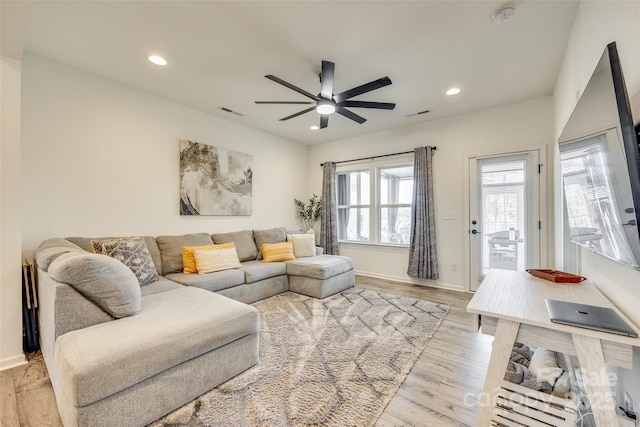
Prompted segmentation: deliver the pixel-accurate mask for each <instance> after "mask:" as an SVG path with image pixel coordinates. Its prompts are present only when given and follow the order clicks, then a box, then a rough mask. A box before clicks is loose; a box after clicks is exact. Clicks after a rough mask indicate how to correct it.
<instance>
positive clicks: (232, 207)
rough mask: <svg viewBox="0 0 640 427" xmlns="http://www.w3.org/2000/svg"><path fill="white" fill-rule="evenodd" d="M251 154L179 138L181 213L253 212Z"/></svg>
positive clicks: (232, 213) (246, 213)
mask: <svg viewBox="0 0 640 427" xmlns="http://www.w3.org/2000/svg"><path fill="white" fill-rule="evenodd" d="M252 180H253V172H252V170H251V156H250V155H249V154H244V153H239V152H237V151H231V150H227V149H224V148H219V147H214V146H211V145H206V144H200V143H198V142H193V141H186V140H180V215H238V216H248V215H251V187H252Z"/></svg>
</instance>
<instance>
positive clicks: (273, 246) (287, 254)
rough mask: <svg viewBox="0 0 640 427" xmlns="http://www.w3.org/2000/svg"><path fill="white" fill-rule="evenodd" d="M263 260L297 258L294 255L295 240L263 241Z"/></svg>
mask: <svg viewBox="0 0 640 427" xmlns="http://www.w3.org/2000/svg"><path fill="white" fill-rule="evenodd" d="M260 250H261V251H262V262H277V261H289V260H291V259H296V257H295V256H294V255H293V242H282V243H263V244H262V245H260Z"/></svg>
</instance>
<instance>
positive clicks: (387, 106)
mask: <svg viewBox="0 0 640 427" xmlns="http://www.w3.org/2000/svg"><path fill="white" fill-rule="evenodd" d="M340 106H342V107H352V108H377V109H379V110H393V109H394V108H396V104H394V103H391V102H369V101H343V102H341V103H340Z"/></svg>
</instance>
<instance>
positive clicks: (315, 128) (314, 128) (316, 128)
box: [309, 125, 320, 130]
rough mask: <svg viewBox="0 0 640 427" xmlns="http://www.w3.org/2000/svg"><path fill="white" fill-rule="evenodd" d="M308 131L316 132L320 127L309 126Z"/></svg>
mask: <svg viewBox="0 0 640 427" xmlns="http://www.w3.org/2000/svg"><path fill="white" fill-rule="evenodd" d="M309 129H311V130H318V129H320V126H318V125H311V126H309Z"/></svg>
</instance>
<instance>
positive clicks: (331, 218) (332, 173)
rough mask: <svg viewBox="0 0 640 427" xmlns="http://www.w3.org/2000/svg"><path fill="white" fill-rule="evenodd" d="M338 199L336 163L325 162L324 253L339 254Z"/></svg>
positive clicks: (322, 227)
mask: <svg viewBox="0 0 640 427" xmlns="http://www.w3.org/2000/svg"><path fill="white" fill-rule="evenodd" d="M337 207H338V206H337V199H336V164H335V162H324V165H323V166H322V220H321V222H320V246H322V247H323V248H324V253H325V254H329V255H338V252H339V249H338V218H337V214H336V211H337Z"/></svg>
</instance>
